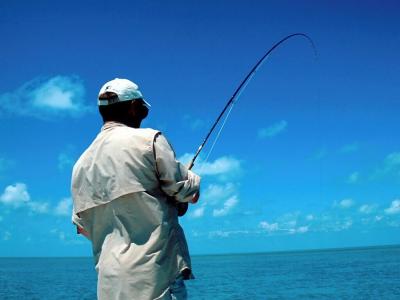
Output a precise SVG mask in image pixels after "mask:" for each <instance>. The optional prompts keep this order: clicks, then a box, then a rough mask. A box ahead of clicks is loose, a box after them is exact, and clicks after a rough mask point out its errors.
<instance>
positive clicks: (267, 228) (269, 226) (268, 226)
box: [259, 221, 279, 232]
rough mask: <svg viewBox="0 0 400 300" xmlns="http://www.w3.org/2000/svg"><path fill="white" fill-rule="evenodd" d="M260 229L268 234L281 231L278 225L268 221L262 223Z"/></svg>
mask: <svg viewBox="0 0 400 300" xmlns="http://www.w3.org/2000/svg"><path fill="white" fill-rule="evenodd" d="M259 227H260V228H262V229H263V230H265V231H268V232H274V231H278V230H279V225H278V223H272V224H270V223H268V222H267V221H261V222H260V224H259Z"/></svg>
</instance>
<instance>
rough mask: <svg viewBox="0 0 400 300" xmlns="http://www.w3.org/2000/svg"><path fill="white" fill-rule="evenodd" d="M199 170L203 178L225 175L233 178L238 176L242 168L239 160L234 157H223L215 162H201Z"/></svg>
mask: <svg viewBox="0 0 400 300" xmlns="http://www.w3.org/2000/svg"><path fill="white" fill-rule="evenodd" d="M197 169H198V173H199V175H202V176H215V175H225V176H228V177H231V176H235V175H237V174H238V173H239V172H240V171H241V166H240V161H239V160H237V159H235V158H233V157H227V156H223V157H220V158H218V159H216V160H214V161H213V162H205V163H201V162H200V164H199V166H198V168H197Z"/></svg>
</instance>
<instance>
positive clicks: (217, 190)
mask: <svg viewBox="0 0 400 300" xmlns="http://www.w3.org/2000/svg"><path fill="white" fill-rule="evenodd" d="M236 192H237V190H236V186H235V185H234V184H233V183H231V182H228V183H226V184H210V185H208V186H207V188H206V190H205V191H204V192H203V194H202V198H203V201H206V202H207V203H211V204H216V203H218V202H220V200H221V199H224V198H225V199H226V198H227V197H230V196H232V195H233V194H236Z"/></svg>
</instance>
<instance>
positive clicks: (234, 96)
mask: <svg viewBox="0 0 400 300" xmlns="http://www.w3.org/2000/svg"><path fill="white" fill-rule="evenodd" d="M295 36H299V37H303V38H305V39H307V40H308V42H309V43H310V44H311V47H312V49H313V51H314V55H315V58H317V57H318V54H317V49H316V47H315V44H314V42H313V40H312V39H311V38H310V37H309V36H308V35H306V34H304V33H293V34H290V35H288V36H286V37H284V38H283V39H281V40H280V41H278V42H277V43H275V44H274V45H273V46H272V47H271V48H270V49H269V50H268V51H267V52H266V53H265V54H264V55H263V56H262V57H261V58H260V59H259V60H258V61H257V63H256V64H255V65H254V67H253V68H252V69H251V70H250V72H249V73H248V74H247V75H246V77H245V78H244V79H243V80H242V81H241V83H240V84H239V86H238V87H237V88H236V90H235V92H234V93H233V94H232V96H231V98H230V99H229V101H228V102H227V103H226V105H225V107H224V109H223V110H222V112H221V113H220V114H219V116H218V117H217V119H216V120H215V122H214V124H213V125H212V126H211V129H210V130H209V131H208V133H207V135H206V137H205V138H204V140H203V142H202V143H201V144H200V146H199V148H198V149H197V151H196V153H195V155H194V157H193V158H192V160H191V162H190V164H189V170H190V169H192V167H193V166H194V162H195V160H196V159H197V157H198V156H199V154H200V152H201V150H202V149H203V148H204V145H205V144H206V143H207V141H208V139H209V138H210V136H211V134H212V132H213V131H214V129H215V128H216V126H217V124H218V123H219V121H220V120H221V118H222V116H223V115H224V114H225V112H226V111H227V110H228V108H229V107H230V108H229V110H228V113H227V117H226V118H225V120H224V122H223V124H222V126H221V128H220V129H219V132H218V134H217V136H216V139H215V140H214V142H213V144H212V146H211V149H210V151H209V153H208V154H207V157H206V161H207V160H208V158H209V156H210V154H211V151H212V150H213V149H214V146H215V144H216V142H217V140H218V138H219V136H220V134H221V132H222V129H223V128H224V126H225V123H226V121H227V119H228V117H229V115H230V113H231V111H232V108H233V105H234V102H235V101H236V100H238V99H239V97H240V95H241V93H242V92H243V90H244V89H245V88H246V86H247V85H248V83H249V82H250V80H251V79H252V78H253V77H254V75H255V73H256V72H257V71H258V69H259V68H260V67H261V66H262V65H263V63H264V62H265V61H266V59H267V58H268V57H269V55H270V54H271V53H272V51H274V50H275V49H276V48H277V47H278V46H279V45H281V44H282V43H284V42H285V41H286V40H288V39H290V38H292V37H295ZM206 161H205V162H206ZM204 165H205V164H203V167H204ZM177 207H178V215H179V216H183V215H184V214H185V213H186V211H187V207H188V206H187V203H181V204H179V205H178V206H177Z"/></svg>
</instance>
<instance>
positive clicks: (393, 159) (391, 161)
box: [384, 152, 400, 174]
mask: <svg viewBox="0 0 400 300" xmlns="http://www.w3.org/2000/svg"><path fill="white" fill-rule="evenodd" d="M384 164H385V168H384V172H385V173H388V172H392V171H394V172H400V152H393V153H390V154H389V155H388V156H386V158H385V162H384ZM399 174H400V173H399Z"/></svg>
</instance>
